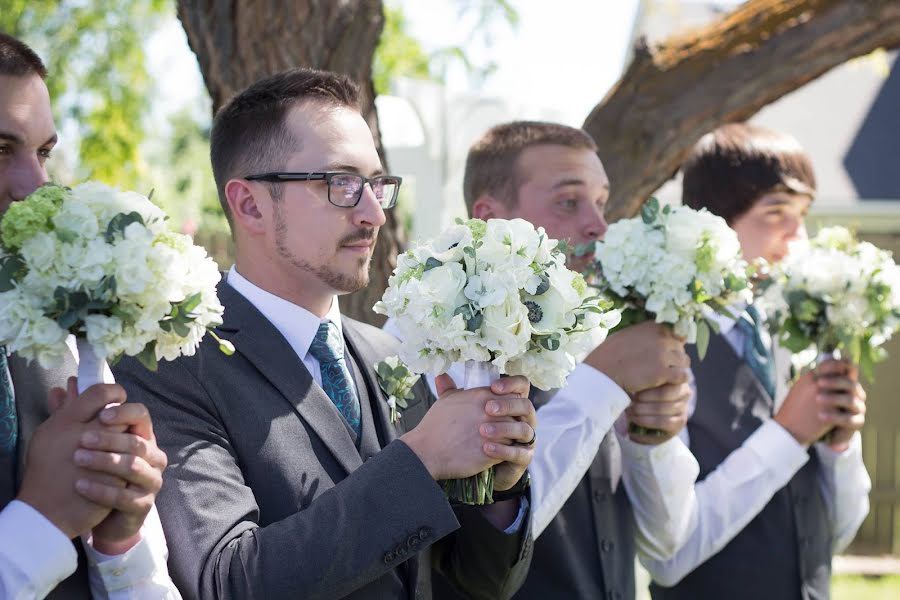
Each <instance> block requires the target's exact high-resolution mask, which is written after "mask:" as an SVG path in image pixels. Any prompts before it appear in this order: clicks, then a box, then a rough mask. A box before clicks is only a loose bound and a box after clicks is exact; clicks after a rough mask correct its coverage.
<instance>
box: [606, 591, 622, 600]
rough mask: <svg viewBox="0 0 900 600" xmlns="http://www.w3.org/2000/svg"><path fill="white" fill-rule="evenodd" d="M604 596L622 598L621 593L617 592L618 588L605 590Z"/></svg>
mask: <svg viewBox="0 0 900 600" xmlns="http://www.w3.org/2000/svg"><path fill="white" fill-rule="evenodd" d="M606 598H607V600H622V594H620V593H619V590H606Z"/></svg>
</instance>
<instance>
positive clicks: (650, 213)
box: [641, 196, 659, 225]
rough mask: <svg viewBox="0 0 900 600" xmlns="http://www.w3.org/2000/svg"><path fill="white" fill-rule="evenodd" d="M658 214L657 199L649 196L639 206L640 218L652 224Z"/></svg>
mask: <svg viewBox="0 0 900 600" xmlns="http://www.w3.org/2000/svg"><path fill="white" fill-rule="evenodd" d="M658 216H659V200H657V199H656V198H654V197H653V196H651V197H650V198H649V199H648V200H647V201H646V202H644V205H643V206H642V207H641V220H642V221H644V223H646V224H647V225H652V224H653V223H654V222H655V221H656V218H657V217H658Z"/></svg>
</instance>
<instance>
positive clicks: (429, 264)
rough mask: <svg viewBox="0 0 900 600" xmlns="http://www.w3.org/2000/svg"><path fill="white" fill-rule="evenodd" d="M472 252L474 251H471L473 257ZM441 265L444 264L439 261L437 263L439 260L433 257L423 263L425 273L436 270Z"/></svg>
mask: <svg viewBox="0 0 900 600" xmlns="http://www.w3.org/2000/svg"><path fill="white" fill-rule="evenodd" d="M474 252H475V251H474V250H473V251H472V253H473V255H474ZM443 264H444V263H442V262H441V261H439V260H438V259H436V258H435V257H433V256H430V257H428V260H426V261H425V271H430V270H431V269H436V268H438V267H440V266H443Z"/></svg>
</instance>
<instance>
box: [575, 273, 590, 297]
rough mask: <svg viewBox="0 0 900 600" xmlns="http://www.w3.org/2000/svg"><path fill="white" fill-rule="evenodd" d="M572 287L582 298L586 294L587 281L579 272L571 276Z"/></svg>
mask: <svg viewBox="0 0 900 600" xmlns="http://www.w3.org/2000/svg"><path fill="white" fill-rule="evenodd" d="M572 287H573V288H575V291H576V292H578V295H579V296H581V297H582V298H583V297H584V296H585V295H587V282H586V281H585V280H584V277H583V276H582V275H581V274H580V273H577V274H576V275H575V277H573V278H572Z"/></svg>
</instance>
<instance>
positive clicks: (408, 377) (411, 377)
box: [375, 356, 419, 423]
mask: <svg viewBox="0 0 900 600" xmlns="http://www.w3.org/2000/svg"><path fill="white" fill-rule="evenodd" d="M375 373H376V375H377V376H378V385H379V386H380V387H381V390H382V391H383V392H384V393H385V394H387V403H388V406H390V407H391V423H396V422H397V419H399V418H400V416H401V415H400V409H401V408H406V403H407V401H408V400H412V399H413V397H414V394H413V391H412V389H413V386H414V385H416V382H418V381H419V375H417V374H415V373H413V372H411V371H410V370H409V368H408V367H407V366H406V365H404V364H403V363H402V362H400V359H399V358H398V357H396V356H389V357H388V358H386V359H384V360H383V361H381V362H379V363H377V364H376V365H375ZM398 407H399V408H398Z"/></svg>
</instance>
